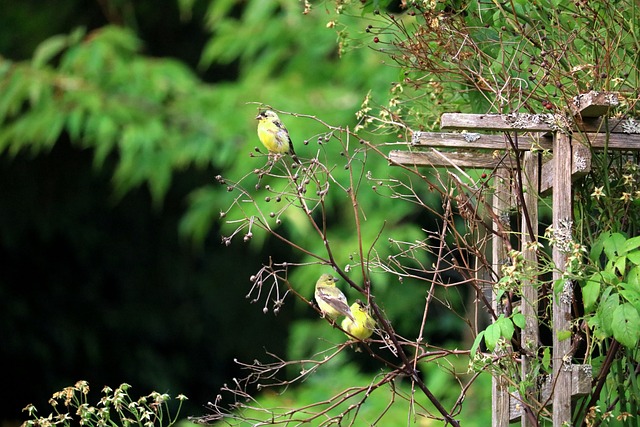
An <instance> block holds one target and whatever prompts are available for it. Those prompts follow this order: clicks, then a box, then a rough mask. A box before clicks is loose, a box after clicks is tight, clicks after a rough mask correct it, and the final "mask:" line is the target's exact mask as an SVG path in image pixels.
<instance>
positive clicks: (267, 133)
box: [256, 110, 302, 165]
mask: <svg viewBox="0 0 640 427" xmlns="http://www.w3.org/2000/svg"><path fill="white" fill-rule="evenodd" d="M256 120H258V138H260V142H262V145H264V146H265V148H266V149H267V151H269V153H273V154H290V155H291V158H293V160H294V161H295V162H296V163H298V164H299V165H301V164H302V162H300V160H299V159H298V156H296V152H295V151H294V150H293V143H292V142H291V137H290V136H289V131H288V130H287V128H286V127H285V125H284V123H282V121H281V120H280V118H279V117H278V115H277V114H276V113H275V112H274V111H272V110H266V111H263V112H261V113H260V114H258V115H257V116H256Z"/></svg>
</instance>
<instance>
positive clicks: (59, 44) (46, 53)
mask: <svg viewBox="0 0 640 427" xmlns="http://www.w3.org/2000/svg"><path fill="white" fill-rule="evenodd" d="M66 47H67V36H65V35H56V36H53V37H49V38H48V39H46V40H45V41H43V42H42V43H40V45H39V46H38V47H37V48H36V51H35V52H34V54H33V59H31V64H32V65H33V66H34V67H36V68H41V67H42V66H43V65H45V64H46V63H47V62H49V61H50V60H51V59H52V58H53V57H54V56H56V55H58V54H60V52H62V51H63V50H64V49H65V48H66Z"/></svg>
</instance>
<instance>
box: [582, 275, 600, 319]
mask: <svg viewBox="0 0 640 427" xmlns="http://www.w3.org/2000/svg"><path fill="white" fill-rule="evenodd" d="M601 280H602V276H601V275H600V273H595V274H594V275H593V276H591V277H590V278H589V280H587V282H586V283H585V284H584V286H582V300H583V302H584V310H585V312H586V313H591V312H592V311H593V310H595V308H596V302H597V301H598V297H599V296H600V282H601Z"/></svg>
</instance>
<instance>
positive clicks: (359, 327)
mask: <svg viewBox="0 0 640 427" xmlns="http://www.w3.org/2000/svg"><path fill="white" fill-rule="evenodd" d="M351 313H353V319H349V318H346V317H345V318H344V320H343V321H342V324H341V325H340V326H342V329H344V330H345V331H347V332H349V333H350V334H351V335H352V336H354V337H356V338H358V339H359V340H366V339H367V338H369V337H370V336H371V334H373V329H374V328H375V327H376V321H375V320H373V317H371V315H370V314H369V310H368V309H367V307H365V305H364V304H363V303H362V301H360V300H356V302H354V303H353V304H352V305H351ZM349 338H351V337H349Z"/></svg>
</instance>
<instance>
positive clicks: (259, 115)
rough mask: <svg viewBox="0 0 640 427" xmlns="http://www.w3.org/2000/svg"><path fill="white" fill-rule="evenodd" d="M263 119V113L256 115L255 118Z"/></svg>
mask: <svg viewBox="0 0 640 427" xmlns="http://www.w3.org/2000/svg"><path fill="white" fill-rule="evenodd" d="M260 119H264V114H262V113H260V114H258V115H257V116H256V120H260Z"/></svg>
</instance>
